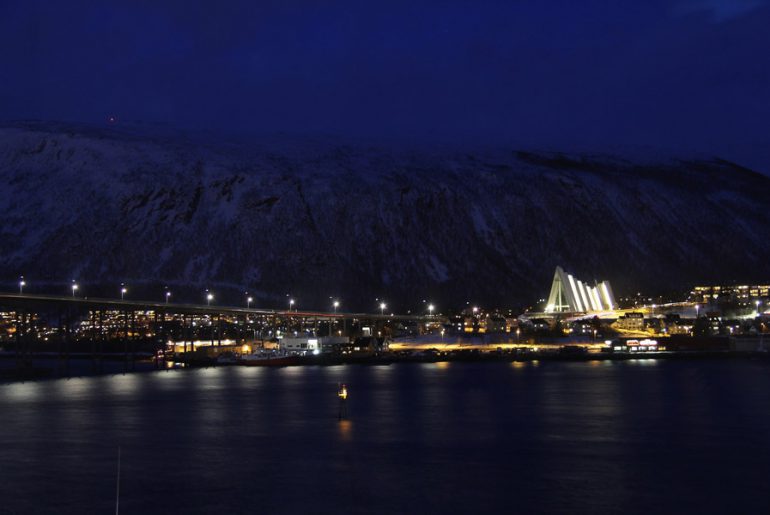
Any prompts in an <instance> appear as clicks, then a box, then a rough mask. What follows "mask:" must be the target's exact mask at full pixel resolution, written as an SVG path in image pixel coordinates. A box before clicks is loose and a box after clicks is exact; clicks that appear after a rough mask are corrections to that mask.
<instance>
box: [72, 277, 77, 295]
mask: <svg viewBox="0 0 770 515" xmlns="http://www.w3.org/2000/svg"><path fill="white" fill-rule="evenodd" d="M76 291H78V283H76V282H75V279H73V280H72V296H73V297H74V296H75V292H76Z"/></svg>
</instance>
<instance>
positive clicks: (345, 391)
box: [337, 384, 348, 401]
mask: <svg viewBox="0 0 770 515" xmlns="http://www.w3.org/2000/svg"><path fill="white" fill-rule="evenodd" d="M337 397H339V398H340V399H341V400H343V401H344V400H346V399H347V398H348V388H347V386H345V385H344V384H343V385H342V386H341V387H340V390H339V391H338V392H337Z"/></svg>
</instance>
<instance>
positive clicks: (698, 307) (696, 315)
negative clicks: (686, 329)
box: [695, 304, 700, 318]
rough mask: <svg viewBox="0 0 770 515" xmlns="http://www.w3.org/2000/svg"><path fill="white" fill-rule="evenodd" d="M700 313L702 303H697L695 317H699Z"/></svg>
mask: <svg viewBox="0 0 770 515" xmlns="http://www.w3.org/2000/svg"><path fill="white" fill-rule="evenodd" d="M699 313H700V305H699V304H696V305H695V318H698V316H699Z"/></svg>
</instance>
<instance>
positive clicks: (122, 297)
mask: <svg viewBox="0 0 770 515" xmlns="http://www.w3.org/2000/svg"><path fill="white" fill-rule="evenodd" d="M127 291H128V290H127V289H126V287H125V286H123V287H122V288H121V289H120V300H123V299H124V298H125V296H126V292H127Z"/></svg>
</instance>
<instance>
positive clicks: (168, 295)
mask: <svg viewBox="0 0 770 515" xmlns="http://www.w3.org/2000/svg"><path fill="white" fill-rule="evenodd" d="M169 297H171V292H170V291H167V292H166V304H168V298H169Z"/></svg>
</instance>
